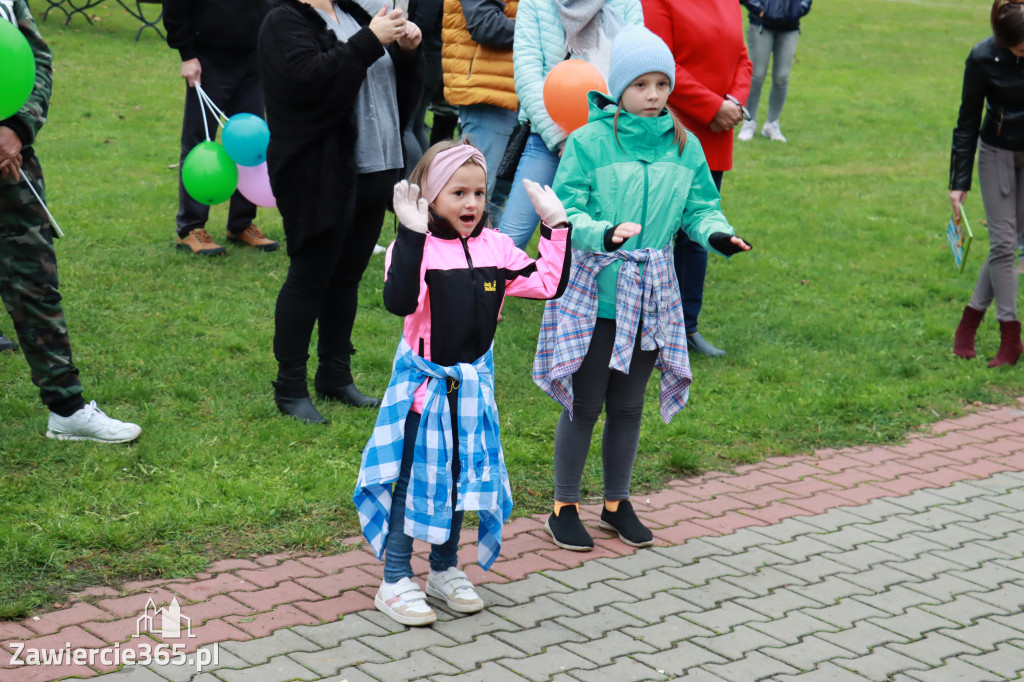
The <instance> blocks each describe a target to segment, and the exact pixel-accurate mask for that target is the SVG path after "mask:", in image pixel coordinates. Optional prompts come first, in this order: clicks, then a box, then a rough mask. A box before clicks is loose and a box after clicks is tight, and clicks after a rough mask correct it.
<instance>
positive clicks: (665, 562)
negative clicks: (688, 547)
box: [595, 543, 689, 578]
mask: <svg viewBox="0 0 1024 682" xmlns="http://www.w3.org/2000/svg"><path fill="white" fill-rule="evenodd" d="M687 544H689V543H687ZM595 561H597V562H599V563H603V564H605V565H606V566H609V567H610V568H613V569H615V570H616V571H618V572H620V573H625V574H626V575H628V576H630V577H632V578H635V577H637V576H639V575H643V574H644V573H646V572H647V571H650V570H652V569H655V568H662V567H663V566H678V565H679V562H678V561H675V560H673V559H670V558H669V557H668V556H666V555H665V554H663V553H660V552H654V551H652V550H650V549H640V550H637V551H636V553H634V554H630V555H629V556H622V557H615V558H614V559H609V558H607V557H602V558H600V559H595Z"/></svg>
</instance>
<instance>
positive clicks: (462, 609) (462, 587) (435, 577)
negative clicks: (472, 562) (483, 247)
mask: <svg viewBox="0 0 1024 682" xmlns="http://www.w3.org/2000/svg"><path fill="white" fill-rule="evenodd" d="M427 594H429V595H430V596H431V597H437V598H438V599H444V601H445V603H447V604H448V607H449V608H450V609H451V610H453V611H458V612H459V613H476V612H477V611H482V610H483V608H484V600H483V599H481V598H480V596H479V595H478V594H477V593H476V590H475V589H473V583H471V582H469V578H467V577H466V574H465V573H463V572H462V571H460V570H459V569H457V568H455V567H454V566H449V567H448V568H447V569H446V570H444V571H442V572H440V573H434V572H433V571H431V572H430V576H429V577H428V578H427Z"/></svg>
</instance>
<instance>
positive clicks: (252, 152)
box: [221, 114, 270, 167]
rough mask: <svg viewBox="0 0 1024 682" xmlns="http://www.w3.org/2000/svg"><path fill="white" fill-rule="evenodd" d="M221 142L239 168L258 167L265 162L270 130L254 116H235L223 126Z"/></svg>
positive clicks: (261, 120)
mask: <svg viewBox="0 0 1024 682" xmlns="http://www.w3.org/2000/svg"><path fill="white" fill-rule="evenodd" d="M221 141H222V142H223V143H224V149H225V150H226V151H227V153H228V156H230V157H231V159H232V160H233V161H234V162H235V163H237V164H238V165H239V166H250V167H251V166H258V165H260V164H261V163H263V162H264V161H266V160H267V145H268V144H270V128H268V127H267V124H266V122H265V121H264V120H263V119H262V118H260V117H259V116H256V115H255V114H235V115H234V116H232V117H231V118H229V119H228V121H227V123H225V124H224V132H223V133H222V134H221Z"/></svg>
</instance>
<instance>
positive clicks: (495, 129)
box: [459, 104, 519, 225]
mask: <svg viewBox="0 0 1024 682" xmlns="http://www.w3.org/2000/svg"><path fill="white" fill-rule="evenodd" d="M518 117H519V115H518V113H516V112H515V111H512V110H511V109H503V108H501V107H498V106H495V105H493V104H470V105H468V106H461V107H459V118H460V120H461V122H462V134H463V136H464V137H468V138H469V141H470V142H472V143H473V145H474V146H475V147H476V148H477V149H479V150H480V151H481V152H483V154H484V160H486V161H487V196H488V197H490V203H491V205H490V206H489V207H488V210H489V211H490V213H491V225H497V224H498V223H499V222H500V221H501V213H502V211H503V210H504V208H505V201H506V200H507V199H508V196H507V195H505V194H499V193H496V192H495V191H494V187H495V179H496V178H495V173H496V172H497V170H498V164H500V163H501V157H502V156H504V155H505V147H506V146H508V138H509V135H511V134H512V130H513V129H514V128H515V127H516V123H518V120H519V118H518Z"/></svg>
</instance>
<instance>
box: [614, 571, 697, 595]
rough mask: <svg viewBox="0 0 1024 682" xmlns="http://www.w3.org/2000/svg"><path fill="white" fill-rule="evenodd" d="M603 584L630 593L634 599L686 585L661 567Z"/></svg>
mask: <svg viewBox="0 0 1024 682" xmlns="http://www.w3.org/2000/svg"><path fill="white" fill-rule="evenodd" d="M605 584H606V585H607V586H608V587H613V588H615V589H616V590H619V591H621V592H625V593H627V594H629V595H632V596H633V598H635V599H650V598H651V597H653V596H654V595H656V594H662V593H665V592H668V591H669V590H674V589H677V588H679V587H686V586H687V583H684V582H683V581H682V580H680V579H679V578H677V577H675V576H672V575H668V574H667V573H664V572H663V571H662V570H661V569H658V570H654V571H647V572H646V573H644V574H643V575H642V576H639V577H636V578H626V579H625V580H609V581H608V582H607V583H605ZM609 603H611V602H609Z"/></svg>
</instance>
